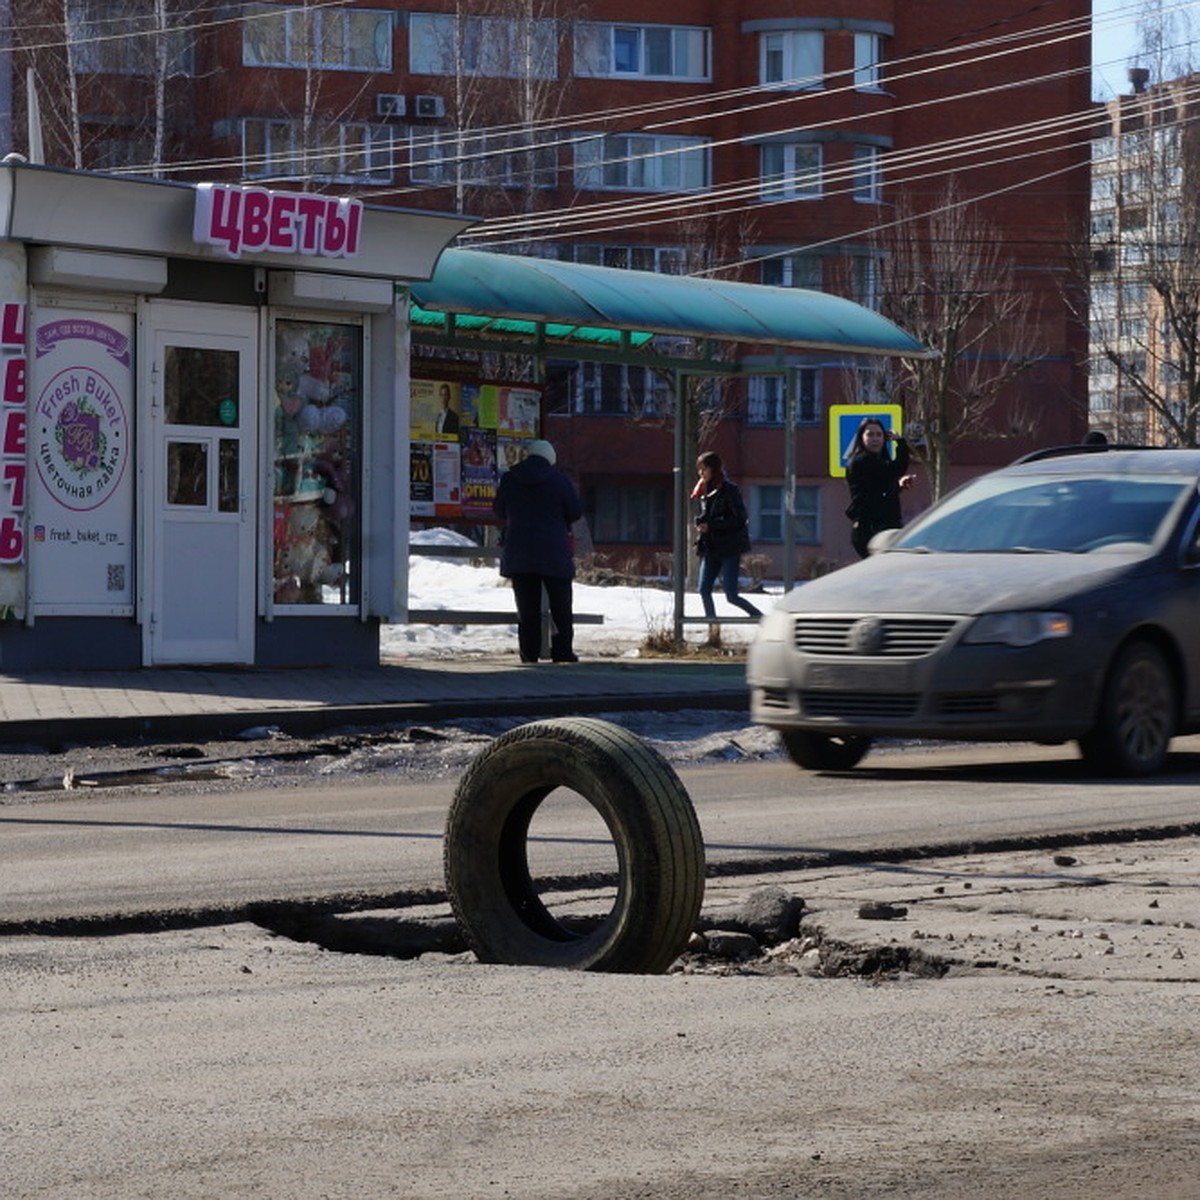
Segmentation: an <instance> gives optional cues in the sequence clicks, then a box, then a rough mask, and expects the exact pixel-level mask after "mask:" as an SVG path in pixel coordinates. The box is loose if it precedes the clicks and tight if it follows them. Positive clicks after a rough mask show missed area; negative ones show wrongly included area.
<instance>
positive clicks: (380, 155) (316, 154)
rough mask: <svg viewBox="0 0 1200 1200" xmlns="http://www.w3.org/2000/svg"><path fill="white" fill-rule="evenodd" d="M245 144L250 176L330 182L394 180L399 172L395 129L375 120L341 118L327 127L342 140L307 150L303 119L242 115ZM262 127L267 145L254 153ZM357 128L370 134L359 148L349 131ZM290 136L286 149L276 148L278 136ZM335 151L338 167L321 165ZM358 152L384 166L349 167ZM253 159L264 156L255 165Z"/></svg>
mask: <svg viewBox="0 0 1200 1200" xmlns="http://www.w3.org/2000/svg"><path fill="white" fill-rule="evenodd" d="M239 125H240V134H241V145H242V174H243V176H244V177H245V178H246V179H275V178H278V179H313V180H320V181H324V182H329V183H391V182H392V181H393V176H394V174H395V172H394V170H393V167H392V141H393V138H394V136H395V132H394V130H392V129H389V128H387V127H385V126H381V125H375V124H372V123H371V122H370V121H338V122H334V123H333V124H332V125H330V126H327V127H326V129H327V130H332V129H336V130H337V133H338V144H337V146H336V147H334V146H333V145H332V144H331V145H328V146H323V147H321V148H319V149H311V150H307V151H306V150H304V149H303V148H302V147H301V148H299V149H298V148H297V135H298V134H299V133H301V132H302V130H303V122H302V121H297V120H291V119H289V118H286V117H242V118H241V119H240V121H239ZM257 127H261V130H262V134H261V140H262V144H263V148H262V151H261V153H256V154H252V153H250V151H249V141H250V138H251V136H252V132H253V131H254V130H255V129H256V128H257ZM355 131H364V132H365V134H366V135H367V136H365V137H364V138H363V139H362V148H361V149H355V142H354V141H353V139H352V138H350V137H348V135H350V134H352V133H353V132H355ZM283 136H286V137H287V141H288V145H287V148H286V149H282V148H281V149H279V150H275V149H273V146H272V141H273V139H275V138H279V137H283ZM331 154H336V155H337V158H338V163H337V165H338V167H339V168H342V169H340V170H336V171H333V172H329V171H324V170H321V169H319V166H320V164H321V163H322V162H323V161H327V160H328V159H329V157H330V155H331ZM356 154H361V155H363V156H364V157H365V158H366V159H367V160H369V163H370V164H371V165H372V166H373V165H374V164H375V163H376V162H378V161H379V160H380V159H382V169H368V170H366V171H362V172H357V171H354V170H353V169H351V168H350V167H349V161H350V159H351V158H352V156H354V155H356ZM252 159H261V163H259V164H258V165H255V164H253V163H252V161H251V160H252Z"/></svg>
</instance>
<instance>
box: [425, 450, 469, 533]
mask: <svg viewBox="0 0 1200 1200" xmlns="http://www.w3.org/2000/svg"><path fill="white" fill-rule="evenodd" d="M431 449H432V450H433V505H434V511H435V512H436V513H437V515H438V516H439V517H454V516H458V515H459V514H461V512H462V471H461V460H460V458H459V452H458V443H457V442H434V443H433V446H432V447H431Z"/></svg>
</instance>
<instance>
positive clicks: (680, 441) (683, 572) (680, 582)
mask: <svg viewBox="0 0 1200 1200" xmlns="http://www.w3.org/2000/svg"><path fill="white" fill-rule="evenodd" d="M672 386H673V387H674V389H675V467H674V471H673V475H674V479H673V484H674V489H673V490H674V508H675V511H674V521H673V522H672V529H671V582H672V587H673V590H674V595H675V603H674V620H673V622H672V625H671V637H672V638H673V639H674V640H675V641H676V642H681V641H683V601H684V585H685V584H686V582H687V560H688V486H687V481H688V471H687V443H688V427H687V425H688V406H687V403H686V402H685V397H684V377H683V372H682V371H676V372H675V374H674V378H673V381H672Z"/></svg>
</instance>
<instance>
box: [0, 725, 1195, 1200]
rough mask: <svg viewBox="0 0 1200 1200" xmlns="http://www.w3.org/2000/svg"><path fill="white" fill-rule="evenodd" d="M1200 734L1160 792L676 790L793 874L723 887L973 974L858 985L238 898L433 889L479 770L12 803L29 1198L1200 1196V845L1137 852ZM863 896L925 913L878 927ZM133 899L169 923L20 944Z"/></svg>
mask: <svg viewBox="0 0 1200 1200" xmlns="http://www.w3.org/2000/svg"><path fill="white" fill-rule="evenodd" d="M1194 747H1195V743H1192V744H1190V745H1189V744H1183V745H1181V749H1182V750H1183V753H1182V754H1180V755H1177V757H1176V759H1175V760H1174V761H1173V763H1172V766H1171V770H1170V771H1169V772H1168V773H1167V774H1166V775H1164V776H1162V777H1161V778H1158V779H1155V780H1153V781H1145V782H1141V783H1120V782H1115V781H1106V780H1091V779H1087V778H1085V777H1084V776H1083V775H1082V774H1081V772H1080V769H1079V767H1078V765H1077V764H1076V763H1075V762H1074V761H1073V759H1072V757H1071V755H1070V754H1069V753H1063V752H1057V753H1051V752H1048V751H1039V750H1035V749H1032V748H1030V747H1020V748H1012V749H1000V750H997V749H995V748H991V749H988V748H980V749H978V750H972V749H967V748H960V749H951V750H938V751H923V750H921V751H906V752H904V753H902V754H896V755H881V756H879V757H878V758H873V759H872V760H871V761H870V764H869V765H868V766H866V767H865V768H864V769H861V770H859V771H856V772H855V773H853V774H852V775H850V776H846V777H836V776H805V775H802V774H800V773H799V772H797V771H795V769H794V768H792V767H790V766H788V765H786V764H782V763H752V762H751V763H741V764H736V765H719V766H710V767H702V768H687V769H684V770H682V771H681V776H682V777H683V778H684V780H685V782H686V785H687V787H688V789H689V791H690V793H691V794H692V796H693V798H694V800H695V803H696V806H697V809H698V811H699V813H700V817H701V823H702V826H703V828H704V832H705V837H706V843H707V848H708V853H709V856H710V859H711V860H713V861H717V862H721V863H724V864H725V865H726V866H727V867H729V866H732V865H733V864H739V865H740V866H741V868H742V869H745V870H749V869H751V863H752V862H755V861H757V862H760V863H761V862H764V861H766V862H772V863H775V864H776V866H775V868H774V869H773V870H772V871H771V872H770V873H769V874H768V875H766V876H747V877H740V876H737V875H723V876H719V877H716V878H714V879H712V880H710V888H709V893H710V895H709V897H708V898H706V908H707V907H708V906H709V905H710V903H711V904H714V905H721V904H729V903H736V902H737V900H738V896H739V893H741V892H744V891H745V890H746V889H747V888H749V887H752V886H755V885H757V884H760V883H762V882H764V881H771V882H775V883H782V884H783V885H784V886H785V887H787V888H789V889H791V890H793V891H795V892H796V893H798V894H802V895H804V896H805V898H806V909H808V910H811V911H812V912H813V914H814V915H813V918H812V923H811V924H807V923H806V924H807V927H808V928H810V929H811V930H812V931H813V932H814V933H816V931H818V930H821V931H823V935H824V936H826V937H835V938H846V939H853V938H855V937H858V938H860V939H861V938H864V937H869V938H871V939H873V940H874V941H875V942H877V943H878V944H879V945H882V946H891V947H893V948H895V947H904V946H913V947H919V948H920V949H921V950H922V952H923V953H925V954H927V955H929V954H937V955H940V956H941V957H942V958H943V959H945V960H946V961H953V962H956V963H957V964H958V966H956V967H954V968H953V969H950V970H949V971H947V972H946V973H945V974H944V975H942V976H941V977H934V976H930V975H922V974H916V973H913V972H911V971H905V970H900V971H886V972H880V973H878V974H876V975H874V976H872V977H870V978H859V977H853V978H834V977H827V976H823V975H822V974H820V973H819V972H813V971H810V970H806V969H805V967H804V962H805V958H806V955H805V954H804V953H803V946H800V947H798V948H797V951H796V952H795V953H794V954H792V955H791V956H790V957H787V958H781V959H778V960H775V963H774V966H772V965H771V964H765V965H763V966H762V967H761V968H759V969H757V970H755V971H750V970H748V969H746V968H739V967H737V966H736V965H734V966H731V967H730V968H729V969H728V970H725V971H723V972H721V973H719V974H702V973H691V972H683V973H676V974H670V975H664V976H617V975H589V974H580V973H570V972H556V971H547V970H539V969H533V968H526V967H496V966H481V965H479V964H477V963H475V962H474V961H473V960H472V959H471V957H470V956H461V955H460V956H446V955H438V954H433V955H426V956H424V957H422V958H420V959H418V960H410V961H401V960H397V959H394V958H387V957H378V956H368V955H362V954H346V953H336V952H331V951H329V950H323V949H320V948H319V947H318V946H317V945H314V944H311V943H306V942H299V941H295V940H292V939H290V938H287V937H282V936H279V935H278V934H275V933H272V932H270V931H268V930H266V929H264V928H262V927H260V926H258V925H255V924H252V923H249V922H246V921H244V920H243V921H238V920H235V919H234V917H235V915H236V913H237V909H238V905H239V903H240V901H239V897H242V898H243V899H244V898H246V897H255V896H256V897H264V896H270V897H273V898H281V897H284V898H286V897H291V898H293V899H304V898H312V897H314V896H320V895H331V894H332V895H349V894H351V893H355V892H359V891H360V890H361V889H367V890H370V889H377V890H378V892H379V895H380V896H381V897H382V896H387V895H395V893H396V891H397V889H399V890H406V889H407V890H409V891H411V892H413V893H418V892H420V891H421V890H422V889H429V888H436V887H437V886H438V885H439V884H440V831H441V823H442V820H443V818H444V814H445V809H446V805H447V802H448V800H449V796H450V792H451V790H452V788H453V783H454V781H453V780H452V779H445V780H437V781H432V782H430V781H426V782H422V783H415V784H401V783H398V782H396V781H394V780H387V781H384V782H382V783H381V782H380V781H378V780H372V779H362V778H360V779H356V780H327V781H326V786H320V787H314V786H301V787H296V786H281V787H274V788H267V789H263V788H250V789H243V788H239V789H236V790H233V791H225V792H203V793H197V792H190V793H189V792H172V791H171V789H170V788H169V787H168V788H164V789H161V790H160V791H159V792H158V793H156V794H148V793H146V792H144V791H137V790H124V791H120V792H115V791H114V792H105V791H97V792H91V793H88V794H86V795H85V796H83V797H80V796H79V795H78V793H76V792H63V793H52V794H49V795H46V794H38V795H36V796H14V797H8V798H6V799H7V802H6V803H4V804H3V805H2V806H0V841H2V844H3V846H4V871H3V873H2V874H0V903H2V904H3V905H4V909H5V913H6V917H7V920H8V921H9V922H10V924H9V926H8V930H9V932H8V934H7V935H4V934H0V1044H3V1045H4V1046H5V1063H4V1069H3V1071H0V1178H2V1179H3V1180H4V1185H3V1192H4V1195H5V1196H6V1197H12V1198H14V1200H26V1198H29V1200H33V1198H34V1197H37V1198H39V1200H41V1198H47V1197H50V1198H56V1200H57V1198H62V1200H67V1198H70V1200H99V1198H105V1200H130V1198H131V1197H162V1196H170V1197H172V1198H173V1200H175V1198H178V1200H210V1198H212V1197H216V1196H220V1197H232V1198H240V1197H253V1196H267V1197H271V1200H312V1198H316V1197H322V1198H326V1197H327V1198H332V1200H351V1198H353V1200H363V1198H364V1197H365V1198H373V1197H401V1198H404V1200H433V1198H451V1197H452V1198H454V1200H464V1198H465V1200H477V1198H478V1200H484V1198H492V1197H495V1198H501V1197H507V1198H520V1200H729V1198H730V1197H735V1196H736V1197H745V1198H747V1200H756V1198H757V1200H774V1198H781V1200H782V1198H784V1197H790V1198H793V1200H794V1198H796V1197H822V1198H824V1197H831V1198H832V1197H838V1198H863V1200H866V1198H881V1197H888V1198H889V1200H906V1198H911V1200H916V1198H917V1197H920V1198H921V1200H964V1198H965V1200H973V1198H975V1197H978V1198H980V1200H982V1198H984V1197H987V1198H988V1200H1017V1198H1018V1197H1019V1198H1020V1200H1029V1198H1030V1197H1051V1196H1053V1197H1055V1198H1056V1200H1085V1198H1086V1200H1125V1198H1126V1197H1128V1196H1131V1195H1146V1196H1154V1197H1156V1198H1163V1200H1174V1198H1179V1200H1183V1198H1185V1197H1188V1198H1190V1197H1193V1196H1195V1194H1196V1184H1195V1162H1196V1159H1197V1154H1198V1153H1200V1101H1198V1100H1197V1099H1196V1096H1195V1079H1196V1077H1197V1073H1198V1072H1200V1043H1198V1042H1197V1039H1196V1038H1195V1036H1194V1028H1195V1012H1196V1007H1197V1002H1198V1001H1200V932H1198V931H1197V928H1196V927H1197V925H1200V902H1198V901H1197V899H1196V896H1197V892H1196V886H1195V868H1194V863H1195V861H1196V860H1197V859H1198V858H1200V838H1197V837H1188V836H1177V837H1172V838H1167V839H1163V840H1159V841H1155V842H1149V841H1143V840H1138V839H1137V838H1136V837H1135V834H1140V835H1148V834H1149V833H1150V832H1151V831H1153V830H1155V829H1160V830H1161V829H1163V828H1166V827H1173V828H1174V830H1175V832H1176V833H1177V834H1181V835H1182V834H1183V833H1184V832H1185V830H1186V828H1188V827H1192V826H1194V816H1195V814H1194V808H1195V797H1196V795H1197V794H1198V793H1197V786H1196V785H1197V782H1198V781H1200V757H1198V756H1197V754H1196V751H1195V748H1194ZM51 797H53V798H51ZM1121 830H1124V831H1125V832H1124V835H1122V834H1121V832H1120V831H1121ZM541 832H544V833H546V834H547V835H548V836H547V837H546V839H545V840H546V846H547V847H552V848H553V850H554V853H556V854H561V855H564V856H566V857H565V858H564V859H561V860H559V862H576V863H579V864H583V865H586V864H588V863H589V862H590V861H591V856H594V855H595V854H596V853H598V852H599V853H603V849H602V848H601V847H598V846H597V845H596V842H597V839H596V838H595V836H594V834H595V832H596V831H595V826H594V824H590V823H589V821H588V818H587V814H586V813H582V812H580V811H579V810H578V809H577V808H574V807H571V806H569V805H568V806H564V807H562V808H561V809H560V811H558V812H557V813H555V814H554V815H553V817H552V820H551V823H550V825H549V826H548V827H547V829H546V830H544V831H541ZM1099 833H1107V834H1109V835H1112V836H1113V837H1115V838H1117V839H1118V840H1117V841H1114V842H1113V843H1112V844H1101V843H1098V842H1095V841H1092V840H1090V839H1092V838H1094V837H1095V836H1096V835H1097V834H1099ZM1122 836H1124V837H1125V838H1126V840H1125V841H1124V842H1122V841H1121V840H1119V839H1120V838H1121V837H1122ZM1065 843H1071V844H1073V845H1074V846H1075V847H1076V849H1075V853H1074V854H1073V855H1066V856H1064V855H1059V856H1058V857H1059V859H1060V864H1067V865H1060V864H1054V863H1053V859H1052V855H1051V851H1050V847H1052V846H1056V845H1061V844H1065ZM967 844H969V845H970V847H972V849H969V850H968V849H965V847H966V845H967ZM938 846H940V847H942V848H943V850H944V851H945V852H946V854H947V855H951V856H950V857H934V856H932V855H931V851H932V849H933V848H934V847H938ZM1021 847H1025V848H1024V849H1022V848H1021ZM956 848H957V850H956ZM838 850H840V851H854V850H858V851H861V852H862V854H863V856H864V857H863V861H861V862H859V863H857V864H856V863H854V862H841V863H834V862H831V861H830V860H829V856H830V852H832V851H838ZM906 851H911V852H912V853H913V855H914V857H912V858H909V859H907V860H905V861H895V859H896V858H897V857H898V856H902V855H903V854H904V853H905V852H906ZM885 852H888V853H885ZM1076 855H1077V856H1078V858H1076ZM873 856H875V857H873ZM834 857H835V858H836V855H834ZM1068 860H1070V862H1068ZM787 862H790V863H791V864H792V867H791V869H788V868H787V867H785V866H784V865H783V864H784V863H787ZM1070 863H1075V864H1076V865H1070ZM806 864H809V865H806ZM868 898H872V899H874V898H883V899H887V900H889V901H892V902H897V901H903V902H904V906H905V907H906V908H908V909H909V910H910V915H909V916H907V917H905V918H904V919H902V920H899V921H896V922H888V923H884V924H871V925H869V926H868V924H867V923H864V922H863V921H862V920H861V919H857V918H856V908H857V906H858V904H859V902H860V901H862V900H864V899H868ZM204 905H212V906H215V908H214V911H213V912H212V914H211V919H210V922H209V923H208V924H206V925H204V926H203V927H199V928H195V927H193V928H189V927H183V925H184V923H181V927H179V928H172V927H171V925H172V914H173V913H177V912H178V911H179V910H183V909H189V908H190V909H195V908H197V907H198V906H204ZM135 912H141V913H157V914H158V917H159V918H160V924H161V925H162V926H164V928H163V929H162V931H160V932H140V933H133V934H130V933H124V934H119V933H116V932H115V931H114V926H113V925H112V924H111V923H106V922H101V923H99V924H98V925H97V926H96V927H95V933H96V934H97V935H96V936H80V935H79V930H78V929H67V930H65V931H64V929H63V928H61V927H58V928H56V927H54V926H53V925H50V926H45V927H43V928H42V930H41V931H40V932H29V933H25V934H23V935H14V934H13V933H12V932H11V930H12V928H13V926H12V924H11V922H13V921H14V919H15V918H19V914H24V916H25V917H26V918H28V917H31V916H33V915H39V916H42V917H50V916H53V915H54V914H58V915H59V916H62V915H63V914H72V915H74V916H79V915H84V914H88V913H108V914H119V913H125V914H129V913H135ZM149 925H150V927H153V922H150V923H149ZM802 928H803V927H802Z"/></svg>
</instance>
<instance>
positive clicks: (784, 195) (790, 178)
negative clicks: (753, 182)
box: [760, 142, 822, 200]
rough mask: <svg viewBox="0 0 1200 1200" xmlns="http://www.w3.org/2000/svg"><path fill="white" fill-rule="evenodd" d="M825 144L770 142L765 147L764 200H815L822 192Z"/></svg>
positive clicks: (762, 194) (763, 164)
mask: <svg viewBox="0 0 1200 1200" xmlns="http://www.w3.org/2000/svg"><path fill="white" fill-rule="evenodd" d="M821 164H822V154H821V146H820V144H819V143H817V142H768V143H767V145H765V146H763V148H762V185H761V192H760V195H761V196H762V198H763V199H764V200H811V199H815V198H816V197H819V196H820V195H821Z"/></svg>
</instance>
